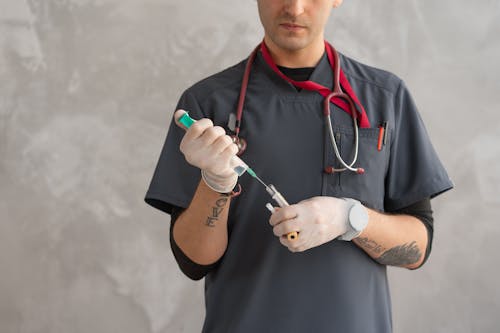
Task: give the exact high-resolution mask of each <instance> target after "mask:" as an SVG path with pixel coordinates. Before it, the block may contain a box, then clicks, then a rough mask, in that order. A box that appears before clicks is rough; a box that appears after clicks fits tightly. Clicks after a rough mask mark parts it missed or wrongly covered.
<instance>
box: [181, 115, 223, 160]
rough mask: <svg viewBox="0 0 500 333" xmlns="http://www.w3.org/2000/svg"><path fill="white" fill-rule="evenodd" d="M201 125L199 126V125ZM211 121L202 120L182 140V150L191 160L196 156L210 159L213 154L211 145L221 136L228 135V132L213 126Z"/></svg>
mask: <svg viewBox="0 0 500 333" xmlns="http://www.w3.org/2000/svg"><path fill="white" fill-rule="evenodd" d="M199 123H201V124H200V125H199V126H198V124H199ZM211 123H212V121H211V120H210V119H202V120H200V121H198V122H196V123H194V124H193V125H192V126H191V127H190V128H189V130H188V131H187V132H186V134H185V135H184V137H183V138H182V140H181V144H180V150H181V152H182V153H183V154H184V155H189V156H186V157H188V158H190V159H194V158H195V155H199V156H201V157H202V158H205V157H210V156H211V155H212V154H213V152H212V151H211V149H212V147H211V145H212V144H213V143H214V142H215V141H216V140H217V139H218V138H219V137H221V136H225V135H226V131H225V130H224V129H223V128H222V127H219V126H213V125H211Z"/></svg>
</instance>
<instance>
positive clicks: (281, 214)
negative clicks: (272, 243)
mask: <svg viewBox="0 0 500 333" xmlns="http://www.w3.org/2000/svg"><path fill="white" fill-rule="evenodd" d="M298 210H299V209H298V207H297V205H290V206H286V207H281V208H280V209H277V210H275V211H274V213H273V214H271V217H270V218H269V224H271V225H272V226H273V227H274V226H276V225H278V224H280V223H282V222H284V221H286V220H291V219H294V218H296V217H297V216H298V215H299V214H298Z"/></svg>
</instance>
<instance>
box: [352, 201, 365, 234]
mask: <svg viewBox="0 0 500 333" xmlns="http://www.w3.org/2000/svg"><path fill="white" fill-rule="evenodd" d="M349 222H350V223H351V226H352V227H353V228H354V229H355V230H356V231H362V230H363V229H364V228H365V227H366V225H367V224H368V212H367V211H366V208H365V207H363V205H362V204H360V203H356V204H355V205H354V206H352V208H351V210H350V211H349Z"/></svg>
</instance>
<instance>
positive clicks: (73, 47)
mask: <svg viewBox="0 0 500 333" xmlns="http://www.w3.org/2000/svg"><path fill="white" fill-rule="evenodd" d="M499 34H500V1H492V0H490V1H485V0H484V1H475V2H473V1H464V0H462V1H456V0H454V1H452V0H440V1H433V0H425V1H416V0H410V1H396V0H378V1H361V0H346V1H345V3H344V5H343V6H342V7H341V8H340V9H339V10H338V11H336V12H335V14H334V15H333V17H332V19H331V21H330V24H329V26H328V30H327V38H328V39H329V40H330V41H331V42H333V43H334V44H335V45H336V46H337V48H338V49H340V50H341V51H342V52H344V53H346V54H347V55H350V56H352V57H354V58H356V59H358V60H361V61H362V62H365V63H368V64H373V65H376V66H378V67H382V68H385V69H388V70H391V71H393V72H395V73H397V74H398V75H399V76H401V77H402V78H403V79H405V81H406V82H407V84H408V85H409V87H410V89H411V90H412V92H413V94H414V97H415V98H416V100H417V104H418V105H419V107H420V110H421V113H422V116H423V118H424V120H425V121H426V123H427V126H428V130H429V133H430V135H431V137H432V138H433V140H434V144H435V146H436V149H437V150H438V151H439V152H440V154H441V157H442V159H443V162H444V163H445V165H446V166H447V168H448V170H449V173H450V175H451V176H452V178H453V179H454V181H455V184H456V189H455V190H454V191H452V192H450V193H448V194H446V195H444V196H443V197H442V198H438V199H436V200H434V207H435V217H436V233H435V246H434V251H433V254H432V256H431V258H430V261H429V262H428V263H427V265H426V266H424V267H423V268H422V269H420V270H417V271H405V270H401V269H391V270H390V280H391V284H392V291H393V307H394V325H395V331H396V332H405V333H406V332H410V333H411V332H415V333H416V332H454V333H461V332H498V331H499V330H500V319H499V314H500V288H499V287H498V282H497V279H498V278H497V276H498V274H499V273H500V268H499V266H498V263H499V259H498V255H497V254H496V253H497V249H498V239H499V236H500V223H499V222H498V210H499V207H500V205H499V204H500V196H499V188H500V174H499V171H500V131H499V125H498V123H499V121H500V113H499V107H500V99H499V97H498V96H499V88H500V81H499V79H498V76H499V74H500V65H499V64H498V59H500V45H499V39H498V36H499ZM261 38H262V30H261V28H260V24H259V21H258V16H257V11H256V4H255V2H254V1H251V0H245V1H235V0H218V1H208V0H203V1H201V0H200V1H196V2H190V1H185V2H181V1H174V0H147V1H146V0H142V1H138V0H136V1H133V0H93V1H92V0H0V332H2V333H14V332H16V333H17V332H20V333H25V332H51V333H66V332H123V333H126V332H155V333H156V332H158V333H160V332H161V333H164V332H196V331H198V330H199V329H200V326H201V322H202V316H203V303H202V283H200V282H198V283H196V282H192V281H189V280H188V279H187V278H184V277H183V276H182V275H181V273H180V272H179V271H178V269H177V267H176V264H175V263H174V260H173V257H172V255H171V253H170V249H169V245H168V225H169V218H168V216H167V215H163V214H162V213H160V212H157V211H154V210H153V209H152V208H149V207H147V206H146V205H145V204H144V203H143V201H142V200H143V196H144V193H145V190H146V187H147V185H148V183H149V180H150V177H151V175H152V172H153V168H154V166H155V163H156V161H157V158H158V154H159V151H160V148H161V146H162V144H163V140H164V137H165V133H166V129H167V126H168V124H169V119H170V117H171V115H172V112H173V108H174V106H175V104H176V101H177V98H178V97H179V95H180V93H181V91H182V90H183V89H184V88H186V87H187V86H189V85H190V84H192V83H193V82H195V81H197V80H199V79H200V78H202V77H204V76H206V75H208V74H210V73H213V72H215V71H218V70H220V69H222V68H224V67H225V66H229V65H231V64H233V63H236V62H237V61H239V60H240V59H242V58H243V57H245V56H246V55H247V54H248V53H249V51H250V50H251V49H252V48H253V46H254V45H255V44H256V43H257V42H259V41H260V39H261Z"/></svg>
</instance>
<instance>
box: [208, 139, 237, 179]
mask: <svg viewBox="0 0 500 333" xmlns="http://www.w3.org/2000/svg"><path fill="white" fill-rule="evenodd" d="M209 152H210V154H209V155H208V156H207V157H206V158H205V160H204V162H203V164H204V165H203V166H204V167H203V169H205V170H208V171H210V172H212V173H214V174H217V175H219V176H223V175H227V176H228V177H229V176H231V177H232V176H234V175H235V172H234V171H233V168H232V167H233V166H232V163H231V159H232V158H233V157H234V156H236V153H237V152H238V147H237V146H236V145H235V144H234V143H233V141H232V140H231V138H230V137H229V136H227V135H226V136H224V137H221V138H219V139H218V140H217V141H216V142H214V143H213V144H212V145H211V146H210V149H209Z"/></svg>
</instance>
